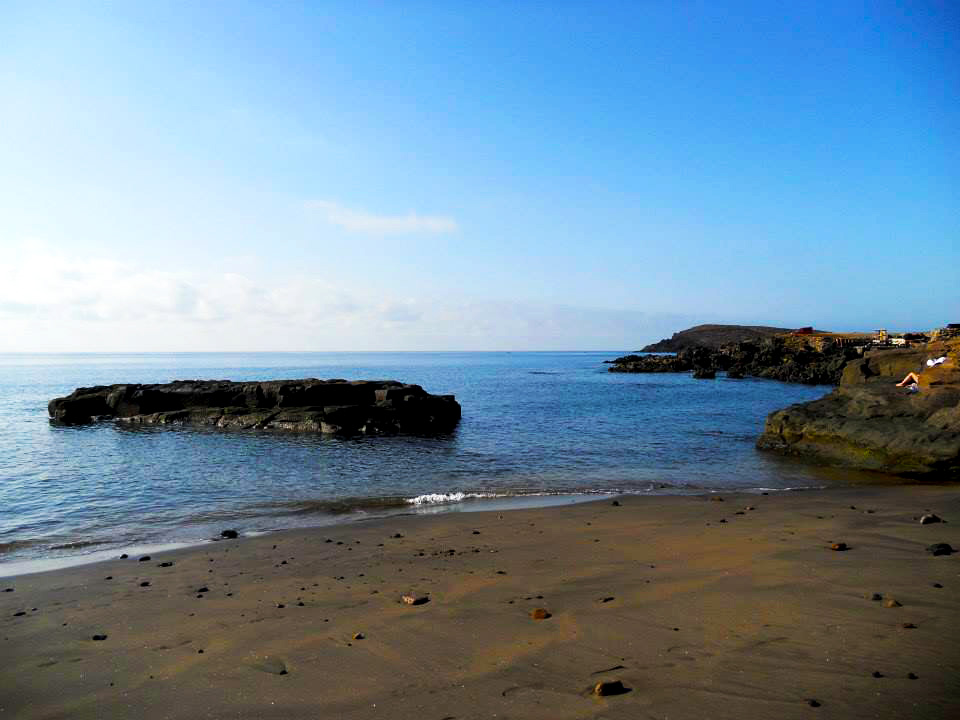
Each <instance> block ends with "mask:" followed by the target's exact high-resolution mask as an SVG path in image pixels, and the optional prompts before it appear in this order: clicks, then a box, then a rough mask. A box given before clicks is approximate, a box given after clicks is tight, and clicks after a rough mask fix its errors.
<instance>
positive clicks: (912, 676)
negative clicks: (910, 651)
mask: <svg viewBox="0 0 960 720" xmlns="http://www.w3.org/2000/svg"><path fill="white" fill-rule="evenodd" d="M919 679H920V676H919V675H917V674H916V673H912V672H908V673H907V680H919Z"/></svg>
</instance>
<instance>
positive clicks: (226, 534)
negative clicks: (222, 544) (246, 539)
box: [220, 530, 240, 540]
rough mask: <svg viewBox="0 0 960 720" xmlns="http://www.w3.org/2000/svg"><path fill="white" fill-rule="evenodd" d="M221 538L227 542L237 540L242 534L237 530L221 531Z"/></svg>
mask: <svg viewBox="0 0 960 720" xmlns="http://www.w3.org/2000/svg"><path fill="white" fill-rule="evenodd" d="M220 537H222V538H225V539H227V540H236V539H237V538H238V537H240V533H238V532H237V531H236V530H221V531H220Z"/></svg>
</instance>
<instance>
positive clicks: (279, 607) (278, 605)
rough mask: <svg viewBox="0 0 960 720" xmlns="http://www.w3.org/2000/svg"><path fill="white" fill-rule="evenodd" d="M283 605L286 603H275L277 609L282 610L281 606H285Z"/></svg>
mask: <svg viewBox="0 0 960 720" xmlns="http://www.w3.org/2000/svg"><path fill="white" fill-rule="evenodd" d="M285 607H286V605H284V604H283V603H277V608H278V609H280V610H283V608H285Z"/></svg>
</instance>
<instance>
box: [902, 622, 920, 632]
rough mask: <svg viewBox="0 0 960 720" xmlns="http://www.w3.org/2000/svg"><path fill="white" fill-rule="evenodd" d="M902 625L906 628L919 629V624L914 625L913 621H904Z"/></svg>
mask: <svg viewBox="0 0 960 720" xmlns="http://www.w3.org/2000/svg"><path fill="white" fill-rule="evenodd" d="M902 627H903V629H904V630H916V629H917V626H916V625H914V624H913V623H904V624H903V626H902Z"/></svg>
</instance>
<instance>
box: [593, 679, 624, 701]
mask: <svg viewBox="0 0 960 720" xmlns="http://www.w3.org/2000/svg"><path fill="white" fill-rule="evenodd" d="M625 692H628V690H627V688H625V687H624V685H623V682H621V681H620V680H601V681H600V682H598V683H597V684H596V685H594V686H593V694H594V695H596V696H597V697H607V696H610V695H623V694H624V693H625Z"/></svg>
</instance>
